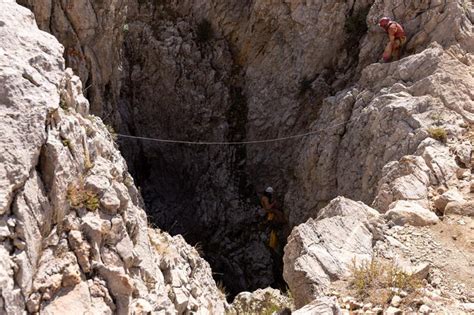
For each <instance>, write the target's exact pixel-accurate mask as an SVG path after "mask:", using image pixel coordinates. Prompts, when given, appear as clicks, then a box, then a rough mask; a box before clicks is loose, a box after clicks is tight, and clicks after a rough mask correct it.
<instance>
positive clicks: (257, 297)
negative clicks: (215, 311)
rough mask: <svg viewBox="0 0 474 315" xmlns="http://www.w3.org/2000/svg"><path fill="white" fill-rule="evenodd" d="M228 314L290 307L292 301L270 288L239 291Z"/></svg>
mask: <svg viewBox="0 0 474 315" xmlns="http://www.w3.org/2000/svg"><path fill="white" fill-rule="evenodd" d="M230 307H231V311H230V312H229V313H230V314H259V313H264V312H269V311H270V310H276V309H277V310H283V309H285V308H287V309H290V310H291V308H292V301H291V300H290V298H288V297H287V296H284V295H282V294H281V292H280V291H279V290H275V289H272V288H266V289H258V290H257V291H255V292H242V293H239V295H237V296H236V297H235V299H234V302H233V303H232V305H231V306H230Z"/></svg>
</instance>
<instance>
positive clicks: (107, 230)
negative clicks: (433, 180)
mask: <svg viewBox="0 0 474 315" xmlns="http://www.w3.org/2000/svg"><path fill="white" fill-rule="evenodd" d="M48 3H50V2H48ZM50 4H52V5H53V6H56V5H58V4H59V2H54V3H50ZM81 5H82V4H81ZM81 5H80V4H73V5H72V7H75V8H76V9H77V8H78V7H80V6H81ZM1 7H2V10H1V11H0V36H1V37H2V46H1V48H0V81H1V83H2V84H1V85H0V86H1V87H0V103H2V105H5V106H1V107H0V115H1V116H2V119H0V131H1V132H2V135H6V137H2V138H1V139H0V149H1V150H0V151H1V152H2V157H1V160H2V161H1V165H0V240H1V243H0V257H1V259H0V284H1V287H2V290H1V292H0V301H1V302H0V313H1V314H22V313H24V312H26V310H28V312H31V313H35V312H39V313H41V314H43V313H44V314H61V313H63V314H64V313H70V312H76V313H82V312H87V313H90V314H129V313H137V312H140V311H146V312H148V311H151V312H156V313H174V312H176V310H177V308H179V310H180V312H181V313H191V312H198V313H206V312H207V313H210V312H214V313H219V314H220V313H223V310H224V304H225V297H224V296H222V294H220V293H219V291H218V289H217V287H216V284H215V282H214V280H213V278H212V273H211V270H210V268H209V266H208V265H207V263H205V262H204V261H203V260H202V258H200V257H199V254H198V253H197V252H196V251H193V250H191V247H190V246H189V245H187V244H186V243H185V242H184V240H183V239H182V238H172V237H170V236H167V235H164V236H163V237H162V238H160V239H155V240H153V242H152V241H151V235H152V234H153V233H155V232H153V230H150V231H148V227H147V217H146V214H145V212H144V210H143V209H142V208H140V207H139V206H140V204H139V198H138V197H137V189H136V187H135V186H134V185H133V182H132V183H129V184H128V186H127V185H126V184H125V183H124V181H125V179H126V178H129V177H130V175H129V174H128V172H127V165H126V163H125V160H124V159H123V157H122V156H121V155H120V153H119V151H118V150H117V147H116V145H115V143H114V142H113V139H112V136H111V135H110V133H109V132H108V130H107V128H106V126H105V125H104V123H103V122H102V121H101V119H100V118H98V117H94V116H90V115H89V113H88V108H89V104H88V102H87V100H86V99H85V97H84V95H83V87H82V85H81V82H80V80H79V78H78V77H76V76H74V75H73V74H72V71H71V70H64V60H63V58H62V47H61V45H60V44H59V43H58V42H57V41H56V40H55V39H54V38H53V37H52V36H51V35H49V34H46V33H44V32H41V31H39V30H38V28H37V27H36V25H35V22H34V19H33V15H32V13H31V12H30V11H29V10H28V9H26V8H24V7H21V6H19V5H18V4H16V2H15V1H10V0H4V1H2V4H1ZM39 7H40V5H39V2H38V6H36V9H38V10H39ZM46 7H48V6H46ZM46 7H42V9H45V8H46ZM81 8H82V9H84V8H83V7H81ZM66 9H67V10H69V9H71V8H66ZM89 9H90V6H89ZM108 9H110V8H108ZM117 9H118V8H117ZM79 11H80V10H79ZM48 12H49V11H48ZM55 12H56V13H54V14H59V15H60V13H59V12H57V11H55ZM61 12H62V11H61ZM88 12H89V13H91V12H90V11H88ZM42 13H45V11H44V12H42ZM48 14H49V13H48ZM61 14H62V13H61ZM91 16H94V14H89V15H87V17H91ZM39 18H40V19H41V17H39ZM68 18H71V19H73V18H74V17H72V16H68ZM42 22H44V21H41V20H40V23H42ZM62 22H64V21H61V23H62ZM48 25H49V24H48ZM92 26H93V25H92ZM104 27H106V26H104ZM107 30H109V28H108V27H107ZM110 30H112V29H110ZM78 31H81V32H91V31H92V30H91V29H90V28H88V29H83V28H81V29H80V30H78ZM83 40H84V39H83ZM84 49H86V50H87V47H85V48H84ZM94 62H96V60H95V59H94ZM95 66H96V65H94V66H92V68H94V67H95ZM109 70H110V69H109ZM109 70H107V71H109ZM104 71H106V70H104ZM97 82H98V81H96V83H97ZM119 210H120V212H119ZM118 212H119V213H118ZM152 244H153V245H152ZM158 246H172V247H173V248H174V250H175V251H176V252H177V253H178V256H179V259H178V260H176V261H175V263H174V264H172V265H169V266H168V267H167V269H164V270H161V269H160V266H161V265H164V264H161V262H160V260H165V259H170V257H169V256H167V255H163V253H160V252H159V251H158V249H157V248H158ZM165 274H166V275H168V274H179V275H180V277H181V278H180V284H182V285H181V286H180V287H173V288H172V287H170V286H168V285H167V283H165ZM193 293H194V295H195V296H193ZM173 294H175V296H177V295H178V294H179V295H180V298H179V299H178V298H175V297H173ZM175 303H176V304H175Z"/></svg>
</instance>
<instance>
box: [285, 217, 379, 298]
mask: <svg viewBox="0 0 474 315" xmlns="http://www.w3.org/2000/svg"><path fill="white" fill-rule="evenodd" d="M371 258H372V234H371V233H370V231H369V230H368V229H367V228H366V226H365V225H364V222H363V221H360V220H358V219H357V218H356V217H351V216H350V217H340V216H335V217H331V218H327V219H323V220H321V221H315V220H313V219H310V220H308V222H306V223H304V224H301V225H299V226H298V227H296V228H294V229H293V231H292V233H291V235H290V237H289V238H288V244H287V245H286V246H285V255H284V257H283V261H284V270H283V277H284V278H285V281H286V282H287V283H288V286H289V288H290V290H291V292H292V294H293V296H294V298H295V304H296V307H302V306H303V305H305V304H307V303H310V302H311V301H312V300H313V299H315V298H317V297H318V296H320V295H321V294H322V293H323V290H324V289H325V288H327V287H328V286H329V284H330V283H331V281H334V280H337V279H341V278H343V277H344V276H347V275H348V274H349V268H350V266H351V265H352V263H353V262H354V261H358V262H362V261H368V260H371Z"/></svg>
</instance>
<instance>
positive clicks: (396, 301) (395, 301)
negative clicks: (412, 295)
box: [391, 295, 402, 307]
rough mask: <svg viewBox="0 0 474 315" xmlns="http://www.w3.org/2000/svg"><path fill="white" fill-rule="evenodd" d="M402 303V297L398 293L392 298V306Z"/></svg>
mask: <svg viewBox="0 0 474 315" xmlns="http://www.w3.org/2000/svg"><path fill="white" fill-rule="evenodd" d="M401 303H402V298H401V297H399V296H398V295H395V296H394V297H393V298H392V302H391V304H392V306H394V307H399V306H400V304H401Z"/></svg>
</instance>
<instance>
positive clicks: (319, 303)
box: [291, 296, 342, 315]
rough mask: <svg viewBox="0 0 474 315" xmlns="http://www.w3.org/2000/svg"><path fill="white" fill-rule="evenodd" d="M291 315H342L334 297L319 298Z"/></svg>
mask: <svg viewBox="0 0 474 315" xmlns="http://www.w3.org/2000/svg"><path fill="white" fill-rule="evenodd" d="M291 314H293V315H320V314H325V315H340V314H342V311H341V308H340V307H339V303H338V302H337V298H336V297H326V296H324V297H320V298H318V299H316V300H314V301H312V302H311V303H309V304H308V305H305V306H304V307H302V308H300V309H298V310H296V311H294V312H293V313H291Z"/></svg>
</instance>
